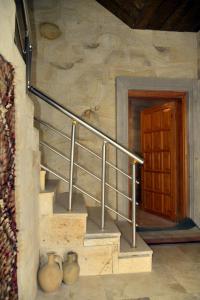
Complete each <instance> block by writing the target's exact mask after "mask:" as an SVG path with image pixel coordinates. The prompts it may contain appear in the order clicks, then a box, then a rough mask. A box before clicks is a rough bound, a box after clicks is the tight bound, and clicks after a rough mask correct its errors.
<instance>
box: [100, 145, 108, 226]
mask: <svg viewBox="0 0 200 300" xmlns="http://www.w3.org/2000/svg"><path fill="white" fill-rule="evenodd" d="M106 145H107V142H106V141H104V142H103V147H102V177H101V230H104V226H105V187H106Z"/></svg>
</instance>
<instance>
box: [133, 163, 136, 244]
mask: <svg viewBox="0 0 200 300" xmlns="http://www.w3.org/2000/svg"><path fill="white" fill-rule="evenodd" d="M135 171H136V161H134V162H133V164H132V247H133V248H135V247H136V177H135V175H136V172H135Z"/></svg>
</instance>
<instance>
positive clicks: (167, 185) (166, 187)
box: [163, 174, 171, 194]
mask: <svg viewBox="0 0 200 300" xmlns="http://www.w3.org/2000/svg"><path fill="white" fill-rule="evenodd" d="M163 192H164V193H165V194H171V174H163Z"/></svg>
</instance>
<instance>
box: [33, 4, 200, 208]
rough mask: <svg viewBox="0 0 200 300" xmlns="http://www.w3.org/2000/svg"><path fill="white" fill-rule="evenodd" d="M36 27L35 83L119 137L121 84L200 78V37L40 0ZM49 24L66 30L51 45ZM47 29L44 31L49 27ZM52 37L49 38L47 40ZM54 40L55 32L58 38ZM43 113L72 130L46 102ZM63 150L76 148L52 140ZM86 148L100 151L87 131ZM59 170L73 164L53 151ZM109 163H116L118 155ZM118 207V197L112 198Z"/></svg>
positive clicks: (88, 7)
mask: <svg viewBox="0 0 200 300" xmlns="http://www.w3.org/2000/svg"><path fill="white" fill-rule="evenodd" d="M33 8H34V9H33V12H34V14H33V20H32V21H33V23H34V28H35V32H34V34H35V38H36V41H37V54H36V55H35V63H36V65H35V70H34V80H35V82H36V84H37V86H38V87H40V88H41V89H42V90H43V91H45V92H46V93H48V94H49V95H51V96H52V97H53V98H55V99H57V101H58V102H59V103H61V104H63V105H64V106H65V107H67V108H69V109H71V110H72V111H73V112H76V113H77V114H78V115H80V116H83V117H84V118H85V119H86V120H87V121H89V122H91V123H92V124H93V125H95V126H96V127H98V128H101V130H102V131H104V132H105V133H107V134H109V135H110V136H111V137H113V138H115V137H116V103H115V102H116V94H115V78H116V77H117V76H130V77H151V78H152V77H165V78H197V39H196V34H195V33H178V32H158V31H150V30H145V31H143V30H132V29H130V28H129V27H128V26H126V25H125V24H124V23H122V22H121V21H120V20H119V19H117V18H116V17H115V16H113V15H112V14H111V13H110V12H108V11H107V10H106V9H105V8H103V7H102V6H101V5H99V4H98V3H97V2H96V1H94V0H73V1H72V0H69V1H63V0H58V1H56V2H55V1H53V0H51V1H50V0H48V1H47V0H34V7H33ZM43 22H49V23H53V24H56V25H57V26H58V27H59V30H60V31H58V32H57V33H58V38H55V39H49V38H48V35H49V33H48V32H47V30H46V33H44V31H43V32H42V34H41V32H40V28H41V27H40V26H41V23H43ZM43 29H44V28H43ZM45 34H46V37H45ZM50 38H52V34H51V36H50ZM37 113H38V115H40V117H41V118H42V119H44V120H46V121H48V122H51V123H52V124H54V125H55V126H56V127H58V128H60V129H62V130H63V131H65V132H68V133H69V132H70V128H69V123H67V122H66V120H65V118H63V117H62V116H61V115H59V113H56V112H54V111H53V109H51V108H49V107H47V104H42V103H41V102H39V104H38V105H37ZM44 136H45V138H46V139H47V140H48V141H49V142H54V144H56V145H57V146H58V147H59V148H60V149H61V150H62V151H63V152H66V151H67V149H68V147H67V146H66V144H64V143H63V141H62V140H61V139H60V138H56V137H55V136H53V135H52V134H49V133H48V134H47V133H46V132H45V134H44ZM78 136H79V138H80V142H82V143H83V144H85V145H87V146H89V147H91V148H92V149H93V150H95V151H96V152H98V153H100V148H99V147H100V146H101V144H100V142H99V140H98V139H97V138H96V137H94V136H93V135H91V134H89V133H88V132H86V131H83V130H79V132H78ZM47 157H48V162H49V164H51V166H52V167H53V168H54V169H58V170H59V171H60V172H61V173H65V174H66V175H67V165H65V164H63V162H61V161H60V160H57V159H56V158H55V156H54V155H52V154H50V152H49V151H48V153H46V158H47ZM78 159H79V161H81V163H82V164H83V163H85V164H86V165H87V167H88V168H89V169H91V168H93V166H94V165H95V169H96V173H97V174H100V167H101V165H100V164H99V163H98V161H96V159H92V160H91V161H89V159H88V155H86V154H85V152H84V151H79V153H78ZM109 159H111V160H113V161H114V160H115V151H114V150H113V149H110V151H109ZM108 177H109V180H110V181H111V182H114V181H115V173H114V172H111V171H110V172H109V174H108ZM79 178H80V180H81V182H82V183H83V185H84V187H85V189H87V190H88V189H89V188H90V187H92V192H93V195H95V196H97V197H100V189H99V188H96V184H95V181H94V180H93V179H91V178H90V177H88V176H87V175H86V174H84V173H83V172H80V177H79ZM111 198H112V199H111V200H110V202H112V204H113V205H114V206H115V200H114V199H115V194H114V193H112V195H111Z"/></svg>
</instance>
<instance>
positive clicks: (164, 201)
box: [141, 102, 178, 221]
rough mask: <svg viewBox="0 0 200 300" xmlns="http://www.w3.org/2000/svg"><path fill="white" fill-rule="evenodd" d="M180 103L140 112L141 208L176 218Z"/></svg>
mask: <svg viewBox="0 0 200 300" xmlns="http://www.w3.org/2000/svg"><path fill="white" fill-rule="evenodd" d="M176 116H177V103H176V102H169V103H165V104H163V105H159V106H154V107H151V108H148V109H145V110H144V111H142V112H141V144H142V145H141V146H142V152H143V156H144V161H145V163H144V166H143V169H142V208H143V209H145V210H147V211H150V212H153V213H156V214H158V215H161V216H165V217H167V218H169V219H171V220H174V221H175V220H176V217H177V192H178V180H177V176H178V165H177V158H178V157H177V149H178V148H177V146H178V145H177V144H178V139H177V118H176Z"/></svg>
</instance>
